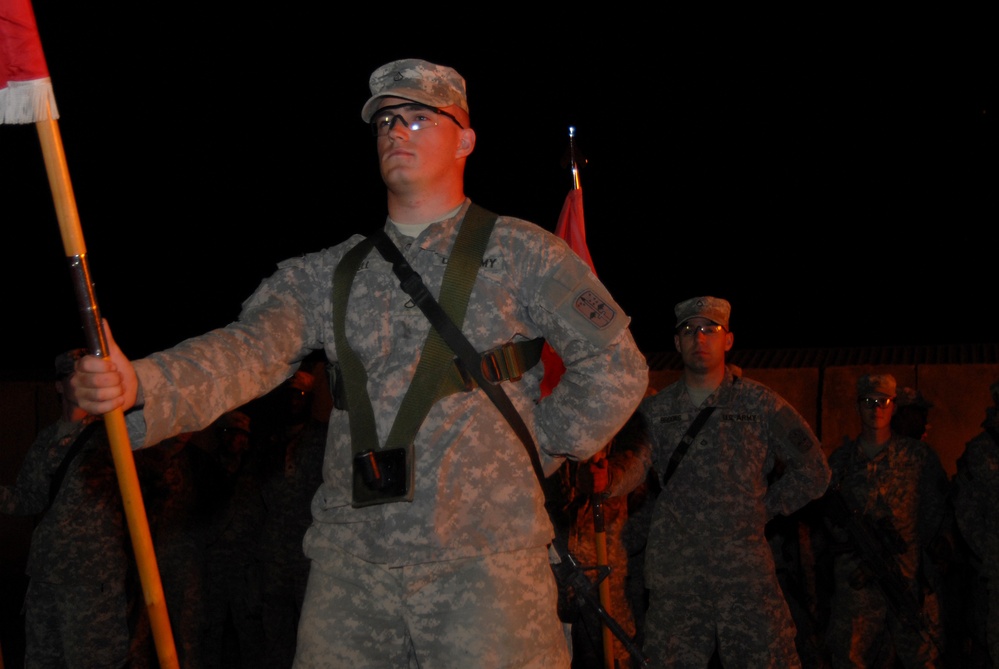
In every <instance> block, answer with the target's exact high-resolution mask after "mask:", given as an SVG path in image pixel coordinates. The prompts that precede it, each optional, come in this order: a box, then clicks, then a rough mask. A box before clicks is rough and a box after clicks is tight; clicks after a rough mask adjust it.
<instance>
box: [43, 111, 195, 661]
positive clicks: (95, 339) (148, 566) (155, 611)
mask: <svg viewBox="0 0 999 669" xmlns="http://www.w3.org/2000/svg"><path fill="white" fill-rule="evenodd" d="M35 127H36V128H37V130H38V138H39V140H40V142H41V145H42V154H43V156H44V159H45V171H46V172H47V174H48V178H49V187H50V188H51V190H52V198H53V200H54V202H55V209H56V216H57V218H58V219H59V230H60V232H61V233H62V242H63V247H64V248H65V251H66V259H67V260H68V261H69V265H70V272H71V275H72V279H73V284H74V286H73V287H74V289H75V291H76V297H77V304H78V305H79V307H80V311H81V317H82V319H83V329H84V331H85V332H86V335H87V346H88V348H89V349H90V352H91V353H93V354H95V355H98V356H102V357H106V356H107V355H109V351H108V346H107V340H106V338H105V336H104V329H103V327H102V324H101V315H100V310H99V309H98V306H97V299H96V298H95V296H94V290H93V283H92V281H91V280H90V270H89V267H88V265H87V249H86V246H85V245H84V242H83V231H82V229H81V227H80V218H79V215H78V212H77V209H76V198H75V197H74V196H73V187H72V184H71V183H70V180H69V169H68V168H67V166H66V155H65V152H64V151H63V146H62V137H61V135H60V134H59V126H58V125H57V121H56V120H55V119H49V120H43V121H37V122H36V123H35ZM104 426H105V427H106V428H107V433H108V439H109V441H110V442H111V455H112V457H113V458H114V466H115V471H116V472H117V475H118V487H119V488H121V500H122V504H123V506H124V508H125V518H126V520H127V522H128V531H129V534H130V535H131V537H132V548H133V550H134V552H135V561H136V564H137V566H138V570H139V579H140V581H141V582H142V592H143V596H144V597H145V601H146V608H147V609H148V611H149V621H150V625H151V627H152V633H153V641H154V643H155V644H156V654H157V657H158V658H159V662H160V667H161V669H175V668H178V666H179V665H178V661H177V651H176V648H175V646H174V640H173V632H172V630H171V628H170V619H169V617H168V616H167V610H166V601H165V599H164V597H163V585H162V583H161V581H160V573H159V568H158V567H157V564H156V553H155V552H154V550H153V541H152V536H151V534H150V531H149V522H148V520H147V518H146V508H145V504H144V503H143V501H142V489H141V488H140V486H139V477H138V474H137V473H136V470H135V458H134V457H133V455H132V446H131V443H130V441H129V438H128V429H127V427H126V426H125V414H124V412H123V411H122V410H121V409H116V410H115V411H112V412H111V413H108V414H105V416H104Z"/></svg>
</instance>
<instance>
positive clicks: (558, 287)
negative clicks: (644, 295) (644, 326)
mask: <svg viewBox="0 0 999 669" xmlns="http://www.w3.org/2000/svg"><path fill="white" fill-rule="evenodd" d="M541 300H542V304H545V305H548V308H549V309H550V310H551V311H552V313H554V314H556V315H558V317H559V318H560V319H561V320H563V321H564V322H565V323H566V324H567V325H568V327H569V329H571V330H572V331H573V332H576V333H578V334H579V335H580V336H581V338H582V339H584V340H586V341H588V342H589V343H591V344H592V345H593V346H595V347H597V348H604V347H606V346H608V345H610V344H611V342H613V341H614V340H615V339H616V338H617V336H618V334H619V333H620V332H621V331H622V330H624V329H625V328H626V327H627V326H628V318H627V316H625V314H624V311H623V310H622V309H621V306H620V305H619V304H618V303H617V302H615V301H614V298H612V297H611V296H610V294H609V293H608V292H607V289H606V288H605V287H604V286H603V284H601V283H600V282H599V281H598V280H597V278H596V277H595V276H594V275H593V273H592V272H590V271H589V270H588V268H587V267H586V266H585V265H584V264H582V263H574V262H566V263H562V264H561V265H559V267H558V269H557V270H556V271H555V272H554V273H553V274H552V275H551V276H550V277H549V278H548V279H547V280H546V281H545V282H544V285H543V286H542V287H541Z"/></svg>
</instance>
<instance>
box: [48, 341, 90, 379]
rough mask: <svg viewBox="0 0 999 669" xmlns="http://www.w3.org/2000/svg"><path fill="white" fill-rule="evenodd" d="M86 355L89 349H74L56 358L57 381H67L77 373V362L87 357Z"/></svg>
mask: <svg viewBox="0 0 999 669" xmlns="http://www.w3.org/2000/svg"><path fill="white" fill-rule="evenodd" d="M86 353H87V349H85V348H74V349H72V350H69V351H64V352H62V353H60V354H59V355H57V356H56V358H55V377H56V380H57V381H58V380H60V379H65V378H66V377H67V376H69V375H70V374H72V373H73V372H74V371H76V361H77V360H79V359H80V358H82V357H83V356H84V355H86Z"/></svg>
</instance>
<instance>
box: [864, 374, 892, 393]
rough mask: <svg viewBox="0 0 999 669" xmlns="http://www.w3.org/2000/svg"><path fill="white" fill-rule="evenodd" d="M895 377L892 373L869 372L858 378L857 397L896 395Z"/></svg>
mask: <svg viewBox="0 0 999 669" xmlns="http://www.w3.org/2000/svg"><path fill="white" fill-rule="evenodd" d="M895 388H896V383H895V377H894V376H892V375H891V374H867V375H865V376H862V377H860V378H859V379H857V397H858V398H859V397H871V396H872V395H880V396H882V397H895Z"/></svg>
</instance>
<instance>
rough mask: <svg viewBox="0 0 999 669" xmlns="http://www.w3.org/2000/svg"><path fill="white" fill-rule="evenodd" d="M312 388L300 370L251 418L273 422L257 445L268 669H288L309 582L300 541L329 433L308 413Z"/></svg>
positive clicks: (313, 380)
mask: <svg viewBox="0 0 999 669" xmlns="http://www.w3.org/2000/svg"><path fill="white" fill-rule="evenodd" d="M314 368H315V367H314ZM317 382H318V379H317V377H316V376H315V375H314V374H311V373H309V372H307V371H305V370H303V369H299V370H298V371H297V372H295V373H294V374H293V375H292V377H291V378H290V379H288V380H287V381H285V382H284V383H283V384H282V385H280V386H278V387H277V388H275V389H274V390H273V391H271V393H269V394H268V395H267V396H266V397H265V398H264V402H263V405H262V406H261V407H260V408H259V410H258V411H256V412H254V416H255V417H254V425H255V426H256V425H257V424H258V423H259V422H260V421H259V417H261V416H263V415H266V416H268V417H270V418H271V420H272V423H271V424H270V425H269V426H268V429H269V434H267V435H266V436H265V437H264V439H265V440H266V441H265V442H264V443H263V444H262V448H263V451H264V456H263V457H264V467H263V470H262V472H261V474H262V479H261V484H262V494H263V500H264V521H263V527H262V528H261V532H260V553H261V563H262V564H261V578H262V582H261V597H262V605H263V622H264V641H265V648H264V654H265V655H264V657H265V666H266V667H268V669H282V668H284V667H290V666H292V661H293V660H294V657H295V636H296V632H297V630H298V618H299V615H300V613H301V610H302V601H303V600H304V598H305V584H306V580H307V579H308V576H309V561H308V559H306V557H305V553H303V552H302V539H303V538H304V536H305V531H306V530H307V529H308V528H309V524H310V522H311V521H312V512H311V509H310V505H311V502H312V496H313V494H314V493H315V490H316V489H317V488H318V487H319V485H320V484H321V483H322V482H323V452H324V450H325V446H326V432H327V429H328V424H327V422H326V421H325V420H320V419H319V418H317V417H316V416H315V415H313V411H312V406H313V400H314V398H315V394H316V383H317ZM327 415H328V414H327ZM323 418H324V419H325V418H326V415H324V416H323Z"/></svg>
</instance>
